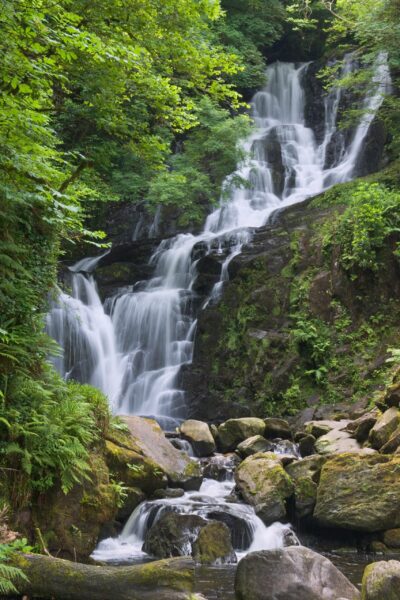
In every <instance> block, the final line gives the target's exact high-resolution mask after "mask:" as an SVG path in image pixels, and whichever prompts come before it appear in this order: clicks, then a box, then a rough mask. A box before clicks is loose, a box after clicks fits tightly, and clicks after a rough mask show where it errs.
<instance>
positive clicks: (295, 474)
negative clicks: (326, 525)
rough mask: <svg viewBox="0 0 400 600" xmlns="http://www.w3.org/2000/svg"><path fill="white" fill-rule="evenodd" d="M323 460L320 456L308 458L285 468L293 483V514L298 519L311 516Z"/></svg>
mask: <svg viewBox="0 0 400 600" xmlns="http://www.w3.org/2000/svg"><path fill="white" fill-rule="evenodd" d="M325 460H326V459H325V458H324V457H322V456H318V455H315V456H309V457H307V458H305V459H304V460H300V461H296V462H293V463H291V464H289V465H287V466H286V467H285V470H286V472H287V474H288V475H289V476H290V478H291V480H292V481H293V483H294V499H295V514H296V517H297V518H299V519H302V518H304V517H308V516H311V515H312V514H313V511H314V507H315V503H316V500H317V488H318V486H317V484H318V481H319V477H320V473H321V469H322V466H323V465H324V463H325Z"/></svg>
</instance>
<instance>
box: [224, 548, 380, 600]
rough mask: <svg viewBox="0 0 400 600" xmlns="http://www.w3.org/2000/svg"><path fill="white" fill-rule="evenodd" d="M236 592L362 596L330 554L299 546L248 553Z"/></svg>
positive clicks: (244, 599) (321, 599)
mask: <svg viewBox="0 0 400 600" xmlns="http://www.w3.org/2000/svg"><path fill="white" fill-rule="evenodd" d="M235 592H236V598H237V599H238V600H338V599H339V598H340V599H342V598H343V599H344V598H346V600H359V598H360V593H359V592H358V590H357V589H356V588H355V587H354V586H353V585H352V584H351V583H350V582H349V581H348V580H347V579H346V577H345V576H344V575H342V573H341V572H340V571H339V570H338V569H337V568H336V567H335V566H334V565H333V564H332V563H331V562H330V561H329V560H328V559H327V558H325V557H323V556H320V555H319V554H317V553H316V552H313V551H312V550H309V549H308V548H303V547H297V546H296V547H294V546H291V547H288V548H283V549H281V550H271V551H263V552H253V553H250V554H248V555H247V556H246V557H245V558H243V559H242V560H241V561H240V562H239V565H238V568H237V572H236V578H235ZM382 600H383V599H382Z"/></svg>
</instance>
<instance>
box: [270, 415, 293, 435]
mask: <svg viewBox="0 0 400 600" xmlns="http://www.w3.org/2000/svg"><path fill="white" fill-rule="evenodd" d="M264 423H265V432H264V435H265V437H266V438H268V439H271V440H273V439H274V438H282V439H284V440H291V439H292V430H291V429H290V425H289V423H288V422H287V421H285V420H284V419H276V418H268V419H264Z"/></svg>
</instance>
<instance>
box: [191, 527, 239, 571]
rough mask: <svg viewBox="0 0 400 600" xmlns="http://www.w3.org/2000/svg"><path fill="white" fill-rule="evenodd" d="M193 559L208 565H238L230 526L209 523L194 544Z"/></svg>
mask: <svg viewBox="0 0 400 600" xmlns="http://www.w3.org/2000/svg"><path fill="white" fill-rule="evenodd" d="M193 558H194V559H195V561H196V562H199V563H202V564H206V565H221V564H231V563H236V562H237V558H236V554H235V552H234V550H233V548H232V540H231V532H230V531H229V528H228V526H227V525H225V523H222V522H218V521H211V522H210V523H207V525H206V526H205V527H203V528H202V529H201V530H200V532H199V535H198V537H197V539H196V541H195V542H194V544H193Z"/></svg>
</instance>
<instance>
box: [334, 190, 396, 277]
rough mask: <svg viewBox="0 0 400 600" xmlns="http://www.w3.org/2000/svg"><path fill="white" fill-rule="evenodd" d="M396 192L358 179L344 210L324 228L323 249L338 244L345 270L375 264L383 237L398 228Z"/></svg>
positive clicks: (372, 268) (368, 266)
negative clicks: (325, 229)
mask: <svg viewBox="0 0 400 600" xmlns="http://www.w3.org/2000/svg"><path fill="white" fill-rule="evenodd" d="M399 208H400V193H399V192H398V191H394V190H391V189H389V188H387V187H385V186H383V185H380V184H378V183H360V184H358V185H357V187H355V189H354V191H353V192H352V193H351V195H350V196H349V198H348V206H347V208H346V210H345V211H344V213H343V214H342V215H341V216H339V217H338V219H337V220H336V222H335V223H334V224H333V225H331V226H330V227H329V229H328V232H327V235H326V236H325V239H324V246H325V250H326V251H329V249H330V248H331V247H332V245H333V244H335V245H339V248H340V262H341V264H342V266H343V267H344V268H345V269H346V270H353V271H354V269H355V268H359V269H371V270H373V271H376V270H377V269H378V268H379V261H378V251H379V249H380V248H382V246H383V243H384V241H385V240H386V238H387V237H388V236H389V235H390V234H392V233H398V232H399V231H400V229H399V226H400V213H399Z"/></svg>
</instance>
